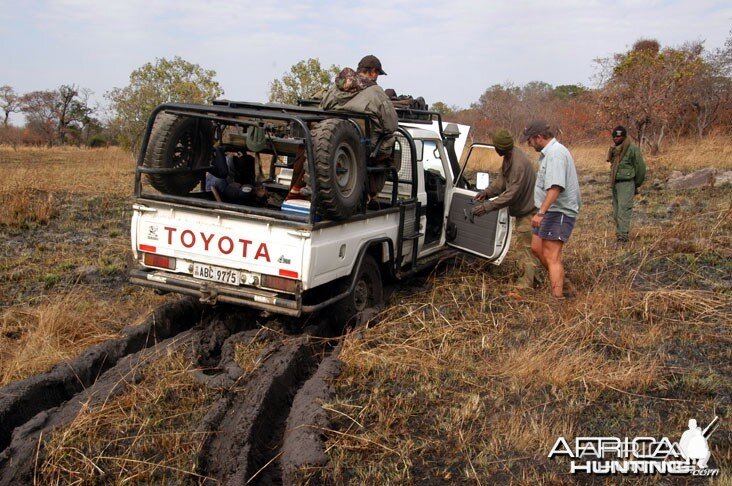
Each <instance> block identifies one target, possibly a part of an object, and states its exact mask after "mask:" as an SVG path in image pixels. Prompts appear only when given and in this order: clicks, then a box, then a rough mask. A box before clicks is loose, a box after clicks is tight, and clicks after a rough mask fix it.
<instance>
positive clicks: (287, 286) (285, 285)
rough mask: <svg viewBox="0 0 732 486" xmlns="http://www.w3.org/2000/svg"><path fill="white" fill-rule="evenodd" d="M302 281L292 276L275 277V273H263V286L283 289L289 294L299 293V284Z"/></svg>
mask: <svg viewBox="0 0 732 486" xmlns="http://www.w3.org/2000/svg"><path fill="white" fill-rule="evenodd" d="M299 283H300V282H299V281H298V280H293V279H290V278H283V277H275V276H274V275H262V287H267V288H269V289H275V290H281V291H283V292H287V293H289V294H294V293H297V285H298V284H299Z"/></svg>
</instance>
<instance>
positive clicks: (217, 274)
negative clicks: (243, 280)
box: [193, 263, 239, 285]
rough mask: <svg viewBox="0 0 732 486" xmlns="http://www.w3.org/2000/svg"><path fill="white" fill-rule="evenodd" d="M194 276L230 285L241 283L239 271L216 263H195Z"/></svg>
mask: <svg viewBox="0 0 732 486" xmlns="http://www.w3.org/2000/svg"><path fill="white" fill-rule="evenodd" d="M193 276H194V277H196V278H200V279H202V280H211V281H213V282H220V283H225V284H229V285H239V271H238V270H232V269H231V268H224V267H217V266H215V265H202V264H200V263H194V264H193Z"/></svg>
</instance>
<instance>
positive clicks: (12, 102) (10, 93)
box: [0, 85, 20, 127]
mask: <svg viewBox="0 0 732 486" xmlns="http://www.w3.org/2000/svg"><path fill="white" fill-rule="evenodd" d="M0 108H1V109H2V110H3V113H4V114H5V118H4V119H3V126H4V127H7V126H8V118H10V114H11V113H17V112H19V111H20V97H19V96H18V95H17V94H16V93H15V90H14V89H13V88H12V87H10V86H8V85H5V86H0Z"/></svg>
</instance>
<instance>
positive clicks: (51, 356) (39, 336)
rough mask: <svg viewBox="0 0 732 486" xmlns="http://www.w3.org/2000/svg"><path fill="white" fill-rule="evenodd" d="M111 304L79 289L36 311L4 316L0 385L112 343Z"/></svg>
mask: <svg viewBox="0 0 732 486" xmlns="http://www.w3.org/2000/svg"><path fill="white" fill-rule="evenodd" d="M108 305H109V303H108V302H99V301H97V300H96V299H95V298H94V295H93V294H92V292H90V291H89V290H83V289H75V290H72V291H71V292H69V293H67V294H65V295H60V296H57V297H55V298H51V299H49V300H48V301H47V302H44V303H43V304H40V305H38V306H35V307H32V308H11V309H8V310H6V311H4V312H3V313H2V314H0V349H2V359H0V384H5V383H8V382H10V381H12V380H17V379H20V378H24V377H26V376H30V375H32V374H35V373H38V372H41V371H45V370H46V369H48V368H49V367H50V366H52V365H53V364H55V363H57V362H59V361H63V360H66V359H69V358H72V357H74V356H76V355H77V354H78V353H79V352H80V351H81V350H83V349H84V348H87V347H89V346H91V345H93V344H96V343H99V342H102V341H105V340H107V339H112V338H114V337H116V334H114V333H112V332H110V328H109V326H107V325H106V324H107V323H108V319H109V310H108Z"/></svg>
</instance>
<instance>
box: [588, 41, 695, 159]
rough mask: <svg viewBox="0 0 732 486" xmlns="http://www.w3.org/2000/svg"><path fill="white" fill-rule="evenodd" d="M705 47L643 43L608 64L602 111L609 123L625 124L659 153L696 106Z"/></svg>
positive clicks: (603, 64) (604, 69) (604, 62)
mask: <svg viewBox="0 0 732 486" xmlns="http://www.w3.org/2000/svg"><path fill="white" fill-rule="evenodd" d="M702 52H703V48H702V45H701V44H700V43H693V44H687V45H684V46H682V47H679V48H670V47H667V48H664V49H661V46H660V44H659V43H658V41H656V40H652V39H651V40H649V39H641V40H639V41H637V42H636V43H635V44H634V45H633V47H632V49H630V50H629V51H628V52H625V53H620V54H615V55H614V56H613V58H612V59H602V60H599V61H598V62H599V63H600V65H601V69H602V76H603V77H604V83H603V86H602V90H601V93H600V96H599V103H600V108H601V111H602V113H603V114H604V116H605V117H606V118H607V121H608V123H609V124H614V123H623V124H625V125H626V126H628V128H629V130H631V135H632V136H633V138H635V139H636V140H638V141H639V142H640V143H642V144H644V145H646V146H648V147H649V148H650V150H651V153H652V154H655V153H658V151H659V149H660V147H661V145H662V143H663V141H664V138H665V137H666V136H667V135H668V134H669V131H670V130H671V129H673V128H674V124H675V123H677V122H678V121H679V120H681V119H682V118H683V116H684V113H685V110H687V109H688V107H689V104H690V99H689V95H690V93H692V92H693V89H692V86H693V84H694V82H695V81H696V80H697V79H698V77H699V76H700V75H701V74H702V72H703V70H704V61H703V59H702V57H701V55H702Z"/></svg>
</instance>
